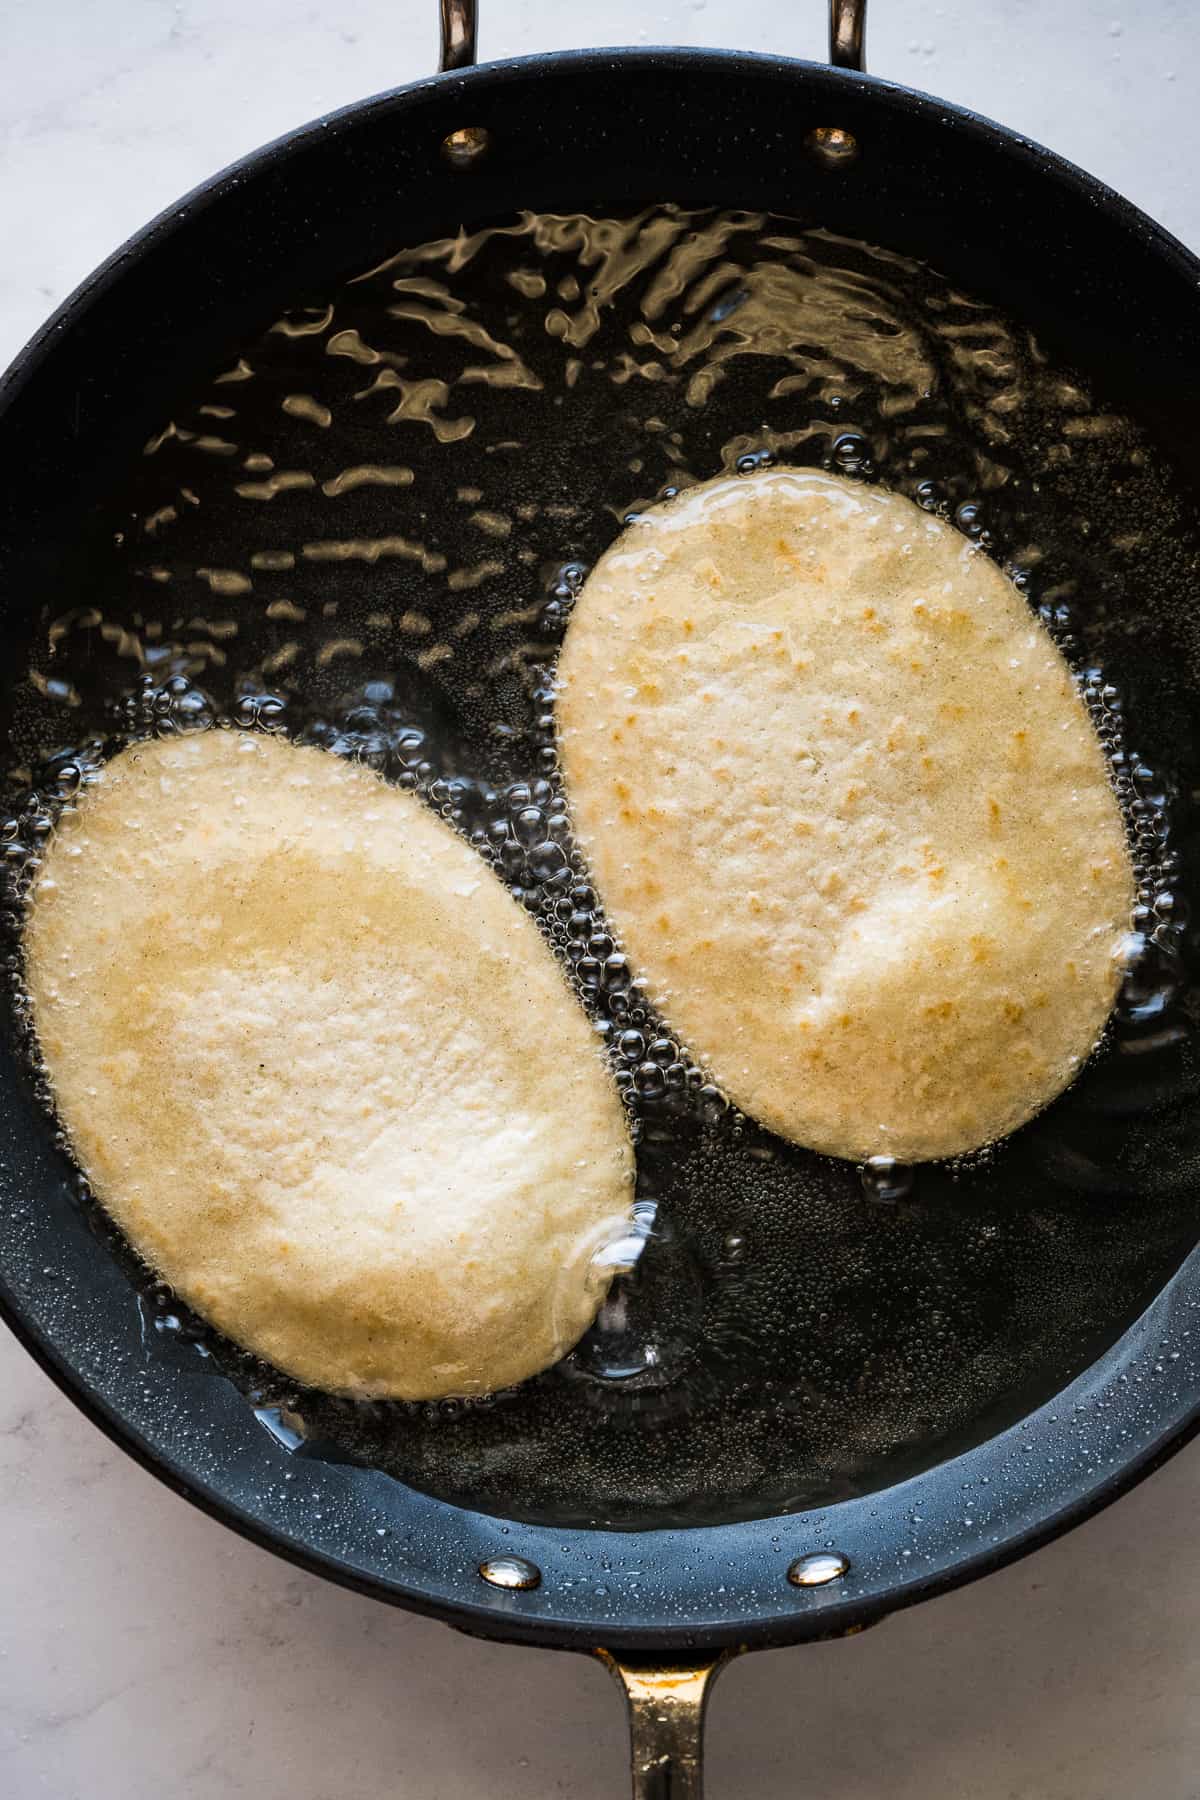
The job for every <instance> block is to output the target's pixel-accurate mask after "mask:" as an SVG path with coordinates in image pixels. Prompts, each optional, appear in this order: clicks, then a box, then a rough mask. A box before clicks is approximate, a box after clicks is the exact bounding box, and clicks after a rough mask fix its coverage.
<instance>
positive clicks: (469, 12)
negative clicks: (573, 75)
mask: <svg viewBox="0 0 1200 1800" xmlns="http://www.w3.org/2000/svg"><path fill="white" fill-rule="evenodd" d="M441 9H442V55H441V61H440V62H439V64H438V67H439V68H440V69H442V70H446V69H469V68H470V67H471V65H472V63H473V62H474V61H475V49H476V41H477V38H478V34H479V6H478V0H441ZM866 29H867V0H829V60H830V62H831V63H832V64H833V65H834V67H835V68H837V69H859V70H861V69H864V68H865V67H866V63H865V61H864V60H863V41H864V38H865V36H866Z"/></svg>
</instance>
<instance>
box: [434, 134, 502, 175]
mask: <svg viewBox="0 0 1200 1800" xmlns="http://www.w3.org/2000/svg"><path fill="white" fill-rule="evenodd" d="M491 141H492V138H491V133H490V132H489V131H487V130H485V128H484V127H483V126H482V125H463V126H460V128H459V129H458V130H457V131H450V132H447V134H446V136H445V137H444V138H443V139H442V155H443V156H444V157H445V159H446V161H447V162H448V163H449V164H450V167H451V168H452V169H469V168H472V167H473V166H474V164H475V163H477V162H479V161H480V159H481V158H482V157H483V156H485V155H486V153H487V150H488V147H489V146H490V144H491Z"/></svg>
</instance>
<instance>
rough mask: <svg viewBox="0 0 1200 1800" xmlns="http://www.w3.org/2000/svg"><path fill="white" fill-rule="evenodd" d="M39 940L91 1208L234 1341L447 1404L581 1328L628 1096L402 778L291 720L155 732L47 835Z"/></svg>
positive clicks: (465, 850) (625, 1184)
mask: <svg viewBox="0 0 1200 1800" xmlns="http://www.w3.org/2000/svg"><path fill="white" fill-rule="evenodd" d="M25 960H26V971H27V976H28V982H29V988H30V992H31V995H32V999H33V1006H34V1017H35V1021H36V1027H37V1033H38V1037H39V1039H40V1043H41V1048H42V1051H43V1053H44V1055H45V1059H46V1062H47V1064H48V1067H49V1073H50V1080H51V1084H52V1087H53V1091H54V1097H55V1100H56V1101H57V1105H58V1109H59V1113H60V1115H61V1117H62V1120H63V1123H64V1125H65V1126H66V1129H67V1132H68V1134H69V1136H70V1139H71V1142H72V1144H73V1146H74V1149H75V1151H76V1153H77V1155H78V1158H79V1161H80V1163H81V1164H82V1166H83V1168H84V1170H85V1171H86V1172H87V1174H88V1176H89V1177H90V1179H91V1181H92V1182H93V1184H94V1187H95V1191H96V1193H97V1196H98V1197H99V1199H100V1200H101V1201H102V1202H103V1204H104V1206H105V1207H106V1208H107V1209H108V1210H109V1211H110V1212H111V1213H112V1215H113V1216H114V1217H115V1218H116V1219H117V1220H118V1221H119V1223H120V1224H121V1226H122V1227H123V1228H124V1230H125V1232H126V1234H127V1235H128V1237H129V1238H130V1240H131V1241H132V1243H133V1244H134V1245H135V1247H136V1248H137V1249H138V1251H139V1252H140V1253H141V1255H142V1256H143V1257H144V1259H145V1260H146V1262H147V1263H148V1264H149V1265H150V1267H151V1268H153V1269H154V1270H156V1271H157V1272H158V1273H159V1274H160V1275H161V1276H163V1277H164V1278H165V1279H166V1280H167V1281H168V1282H170V1284H171V1285H172V1287H173V1288H175V1289H176V1290H177V1291H178V1293H179V1294H181V1295H182V1297H183V1298H184V1299H185V1300H186V1301H188V1302H189V1303H190V1304H191V1305H192V1306H193V1307H195V1308H196V1310H197V1311H198V1312H200V1313H202V1314H203V1315H204V1317H205V1318H207V1319H209V1320H211V1321H212V1322H213V1323H214V1324H215V1325H217V1326H218V1327H219V1328H220V1329H221V1330H222V1331H224V1332H226V1333H227V1334H228V1335H229V1336H230V1337H231V1338H233V1339H235V1340H236V1341H237V1342H238V1343H239V1344H243V1345H245V1346H246V1347H248V1348H249V1349H251V1350H253V1351H255V1352H257V1354H258V1355H260V1356H262V1357H265V1358H267V1359H268V1360H269V1361H270V1362H272V1363H274V1364H276V1365H277V1366H278V1367H279V1368H280V1369H283V1370H285V1371H287V1372H288V1373H289V1374H290V1375H292V1376H294V1377H296V1378H297V1379H299V1380H300V1381H303V1382H309V1383H312V1384H314V1385H315V1386H318V1387H322V1388H327V1389H330V1390H332V1391H335V1392H344V1393H350V1394H357V1395H374V1396H385V1395H389V1396H400V1397H403V1398H406V1399H433V1398H437V1397H439V1396H442V1395H449V1394H471V1393H480V1392H487V1391H490V1390H492V1389H495V1388H499V1387H504V1386H507V1385H508V1384H509V1383H511V1382H517V1381H521V1380H523V1379H524V1378H525V1377H526V1376H528V1375H532V1374H534V1373H535V1372H536V1371H537V1370H539V1369H542V1368H545V1367H546V1366H547V1365H548V1364H550V1363H552V1362H554V1361H555V1360H556V1359H557V1358H558V1357H559V1356H560V1355H562V1354H563V1353H564V1352H565V1351H566V1350H567V1349H569V1348H570V1346H571V1345H572V1344H573V1343H574V1342H575V1341H576V1339H577V1338H578V1337H579V1336H580V1334H581V1333H582V1332H583V1331H584V1330H585V1329H586V1327H587V1326H588V1324H589V1323H590V1322H591V1319H592V1317H593V1314H594V1313H595V1310H596V1307H597V1305H598V1303H599V1300H600V1298H601V1297H602V1292H603V1285H604V1284H603V1282H599V1283H598V1282H597V1280H596V1279H595V1276H594V1274H593V1273H592V1272H590V1270H589V1259H590V1256H591V1253H592V1251H593V1250H594V1249H595V1247H596V1246H597V1244H598V1243H599V1242H601V1241H603V1240H605V1239H606V1238H608V1237H610V1236H611V1235H612V1234H613V1233H614V1232H616V1233H619V1232H620V1231H621V1229H622V1227H623V1225H624V1223H625V1221H626V1219H627V1215H628V1207H629V1203H630V1200H631V1197H632V1153H631V1149H630V1144H629V1138H628V1133H627V1131H626V1127H625V1123H624V1115H623V1112H622V1108H621V1105H620V1102H619V1099H618V1098H617V1095H616V1093H615V1090H614V1088H613V1085H612V1083H611V1081H610V1078H609V1076H608V1074H607V1072H606V1069H605V1067H604V1065H603V1062H602V1060H601V1057H600V1055H599V1054H598V1052H597V1048H596V1043H595V1037H594V1033H593V1032H592V1029H591V1027H590V1026H589V1024H588V1021H587V1019H586V1018H585V1016H584V1014H583V1012H582V1011H581V1009H580V1008H579V1007H578V1005H577V1004H576V1002H575V1000H574V999H573V997H572V995H571V993H570V991H569V989H568V987H567V986H566V984H565V982H564V981H563V979H562V977H561V975H560V973H559V970H558V968H557V967H556V965H555V962H554V959H553V957H552V955H551V953H550V951H549V950H548V948H547V947H546V944H545V942H544V941H543V939H542V938H541V936H540V934H539V932H538V930H537V927H536V926H535V925H534V923H533V922H532V920H531V919H530V918H529V917H528V916H527V914H526V913H524V912H523V911H522V909H521V908H520V907H518V906H516V905H514V903H513V901H512V900H511V899H510V897H509V896H508V894H506V893H505V891H504V889H503V888H502V886H501V885H500V883H499V882H498V881H497V880H496V878H495V876H494V875H493V874H492V873H491V871H490V870H489V869H488V868H487V867H486V866H485V865H484V864H483V863H482V862H481V861H480V859H479V858H478V856H477V855H476V854H475V853H474V851H473V850H471V848H470V847H469V846H468V845H467V844H465V843H464V842H463V841H462V840H461V839H460V838H459V837H457V836H456V835H455V833H454V832H453V831H452V830H451V829H450V827H449V826H448V825H446V824H444V823H442V821H441V820H439V819H437V818H436V817H435V816H434V815H433V814H432V813H431V812H430V811H429V810H428V808H426V807H425V806H423V805H422V804H421V802H420V801H418V800H417V799H415V798H414V797H413V796H412V795H409V794H405V793H402V792H400V791H399V790H397V789H394V788H389V787H387V786H386V785H385V784H384V783H383V782H382V781H381V780H380V779H379V778H378V777H377V776H376V775H374V774H372V773H371V772H370V771H369V770H366V769H364V768H361V767H356V766H350V765H347V764H346V763H344V762H341V761H339V760H338V759H337V758H335V757H333V756H330V755H329V754H327V753H326V752H324V751H320V750H315V749H302V748H299V747H297V746H295V745H292V744H290V743H288V742H286V741H284V740H281V739H279V738H269V737H263V736H255V735H250V734H247V733H241V732H235V731H225V730H222V731H210V732H206V733H204V734H202V735H199V736H193V737H184V738H178V739H173V740H168V741H165V742H155V743H144V744H139V745H137V746H135V747H134V748H132V749H130V750H127V751H125V752H124V753H123V754H121V755H120V756H117V757H116V758H115V759H114V760H113V761H112V762H111V763H109V764H108V766H107V768H106V769H105V770H104V772H103V774H102V776H101V779H100V781H99V783H98V785H97V786H96V788H95V789H94V790H93V791H91V792H90V793H88V794H87V795H86V797H85V798H84V800H83V802H82V805H81V808H80V817H79V820H78V823H77V826H76V829H74V830H73V831H71V832H67V831H65V830H64V831H61V832H60V833H59V834H58V836H57V837H56V838H55V840H54V842H53V843H52V844H51V846H50V850H49V853H48V855H47V857H46V860H45V864H44V872H43V876H42V879H41V882H40V886H39V889H38V892H37V896H36V899H35V902H34V905H33V908H32V914H31V917H30V919H29V922H28V929H27V935H26V940H25Z"/></svg>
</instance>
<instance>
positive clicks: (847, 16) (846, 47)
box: [829, 0, 867, 75]
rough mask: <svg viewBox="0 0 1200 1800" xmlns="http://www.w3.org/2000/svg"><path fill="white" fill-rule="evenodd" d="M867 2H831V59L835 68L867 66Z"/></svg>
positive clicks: (863, 0)
mask: <svg viewBox="0 0 1200 1800" xmlns="http://www.w3.org/2000/svg"><path fill="white" fill-rule="evenodd" d="M866 36H867V0H829V60H830V62H831V63H832V64H833V66H834V68H835V69H857V70H858V72H859V74H860V75H861V74H862V72H863V70H864V69H865V68H866V66H867V59H866Z"/></svg>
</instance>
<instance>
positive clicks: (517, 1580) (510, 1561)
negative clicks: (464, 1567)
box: [479, 1556, 542, 1590]
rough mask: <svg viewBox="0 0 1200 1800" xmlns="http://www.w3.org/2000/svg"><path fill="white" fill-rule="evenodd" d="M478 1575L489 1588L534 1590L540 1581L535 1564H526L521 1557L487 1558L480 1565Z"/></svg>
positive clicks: (539, 1572)
mask: <svg viewBox="0 0 1200 1800" xmlns="http://www.w3.org/2000/svg"><path fill="white" fill-rule="evenodd" d="M479 1573H480V1575H481V1576H482V1577H483V1579H484V1581H486V1582H487V1583H488V1585H489V1586H490V1587H496V1588H509V1589H513V1590H519V1589H525V1588H535V1587H537V1586H538V1585H539V1583H540V1582H541V1579H542V1571H541V1570H540V1569H539V1568H538V1566H537V1564H536V1563H531V1562H526V1560H525V1558H524V1557H523V1556H489V1558H488V1560H487V1561H486V1562H481V1563H480V1565H479Z"/></svg>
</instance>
